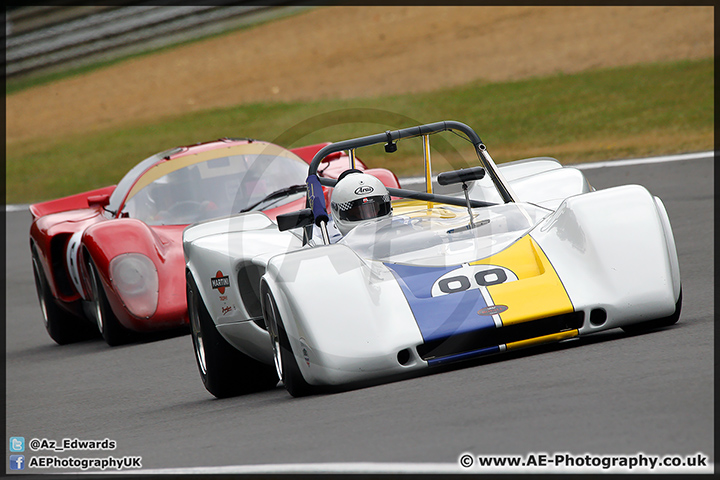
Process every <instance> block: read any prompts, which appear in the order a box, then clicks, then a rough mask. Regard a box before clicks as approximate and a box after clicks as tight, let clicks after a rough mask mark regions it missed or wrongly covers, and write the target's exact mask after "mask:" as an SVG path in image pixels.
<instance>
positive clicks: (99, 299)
mask: <svg viewBox="0 0 720 480" xmlns="http://www.w3.org/2000/svg"><path fill="white" fill-rule="evenodd" d="M87 267H88V274H89V275H90V279H89V280H90V294H91V298H90V302H91V303H92V313H93V317H94V318H93V320H95V323H96V325H97V328H98V330H99V331H100V335H102V337H103V339H104V340H105V343H107V344H108V345H110V346H111V347H115V346H117V345H124V344H126V343H128V342H130V341H131V340H132V339H133V332H131V331H130V330H128V329H127V328H125V327H123V326H122V325H121V324H120V321H119V320H118V319H117V317H116V316H115V313H113V311H112V307H110V302H109V301H108V299H107V294H106V293H105V288H104V287H103V285H102V281H101V280H100V274H99V273H98V270H97V267H96V266H95V264H94V263H93V261H92V260H89V261H88V263H87Z"/></svg>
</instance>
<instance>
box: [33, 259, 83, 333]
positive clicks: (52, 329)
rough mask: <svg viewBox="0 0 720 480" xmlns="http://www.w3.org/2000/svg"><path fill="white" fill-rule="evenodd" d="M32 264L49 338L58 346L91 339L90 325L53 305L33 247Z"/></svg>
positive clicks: (52, 298)
mask: <svg viewBox="0 0 720 480" xmlns="http://www.w3.org/2000/svg"><path fill="white" fill-rule="evenodd" d="M32 264H33V276H34V277H35V289H36V290H37V296H38V301H39V302H40V310H41V311H42V316H43V322H44V323H45V329H46V330H47V332H48V334H49V335H50V338H52V339H53V340H54V341H55V343H57V344H59V345H65V344H68V343H73V342H79V341H81V340H86V339H88V338H91V337H93V334H94V332H93V329H92V325H89V324H87V322H84V321H83V320H82V319H80V318H78V317H76V316H75V315H73V314H71V313H70V312H68V311H65V310H64V309H63V308H61V307H60V306H59V305H58V304H57V303H55V298H54V297H53V295H52V292H51V291H50V285H49V284H48V280H47V278H46V277H45V273H44V272H43V269H42V266H41V265H40V259H39V258H38V254H37V251H36V250H35V247H32Z"/></svg>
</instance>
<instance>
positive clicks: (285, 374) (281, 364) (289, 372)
mask: <svg viewBox="0 0 720 480" xmlns="http://www.w3.org/2000/svg"><path fill="white" fill-rule="evenodd" d="M260 294H261V295H262V299H263V316H264V318H265V324H266V325H267V327H268V333H269V334H270V340H271V341H272V347H273V356H274V358H275V368H276V369H277V373H278V376H279V377H280V379H281V380H282V381H283V384H284V385H285V389H286V390H287V391H288V393H290V395H292V396H293V397H304V396H306V395H311V394H313V393H315V392H316V390H317V387H315V386H313V385H310V384H309V383H307V382H306V381H305V378H304V377H303V376H302V372H300V367H298V364H297V361H296V360H295V355H293V352H292V347H291V346H290V340H289V338H288V335H287V331H286V330H285V326H284V325H283V322H282V318H281V317H280V313H279V311H278V308H277V303H276V302H275V298H274V297H273V295H272V293H271V292H270V289H269V288H268V286H267V284H265V283H263V284H262V288H261V290H260Z"/></svg>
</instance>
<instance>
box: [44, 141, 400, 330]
mask: <svg viewBox="0 0 720 480" xmlns="http://www.w3.org/2000/svg"><path fill="white" fill-rule="evenodd" d="M249 142H252V140H244V139H243V140H230V139H221V140H218V141H213V142H208V143H203V144H197V145H193V146H189V147H182V149H180V150H179V151H177V150H175V151H173V153H171V154H170V155H167V156H165V157H164V158H162V159H160V158H158V162H168V161H169V162H172V161H176V160H178V159H182V158H184V157H188V156H190V155H196V154H198V153H202V152H209V151H211V150H217V149H223V148H228V147H232V146H235V145H242V144H246V143H249ZM325 145H327V143H323V144H319V145H312V146H308V147H302V148H297V149H294V150H291V151H292V152H293V153H295V154H296V155H297V156H298V157H300V158H301V159H303V160H304V161H305V162H307V163H309V162H310V161H311V160H312V157H313V155H314V154H315V153H316V152H317V151H318V150H319V149H320V148H322V147H324V146H325ZM148 160H150V159H148ZM153 166H154V165H153ZM150 168H152V167H149V168H147V169H146V171H147V170H149V169H150ZM347 168H349V159H348V156H347V155H344V154H343V155H339V154H336V155H335V156H333V157H332V158H329V159H327V161H326V163H325V166H324V168H321V170H322V173H321V175H322V176H325V177H330V178H337V176H338V175H339V174H340V173H341V172H342V171H344V170H346V169H347ZM356 168H360V169H363V170H365V171H366V172H367V173H370V174H373V175H375V176H377V177H378V178H379V179H380V180H381V181H383V183H385V184H386V185H387V186H390V187H398V186H399V184H398V180H397V177H396V176H395V175H394V174H393V173H392V172H390V171H389V170H385V169H366V166H365V165H364V164H362V162H360V161H359V160H356ZM143 175H144V172H143V173H141V174H140V175H138V176H137V178H136V179H135V181H136V182H137V181H138V180H140V179H141V178H142V176H143ZM126 185H127V184H126ZM116 187H117V186H116V185H113V186H109V187H104V188H100V189H97V190H92V191H89V192H84V193H79V194H76V195H71V196H69V197H64V198H60V199H57V200H51V201H47V202H42V203H36V204H34V205H31V206H30V212H31V213H32V216H33V222H32V225H31V227H30V246H31V249H32V251H33V255H34V257H35V258H36V259H37V262H38V264H39V267H40V268H41V269H42V273H43V274H44V276H45V278H46V279H47V288H48V289H49V291H50V293H51V295H52V297H53V300H54V302H55V303H56V304H57V306H59V307H60V308H61V309H63V310H64V311H67V312H70V313H72V314H73V316H74V317H80V318H87V319H92V317H91V316H89V315H88V304H89V303H90V302H91V300H92V288H91V284H90V280H89V275H90V272H89V268H90V267H89V265H90V264H93V265H94V266H95V268H96V269H97V272H98V276H99V277H100V278H99V280H100V282H101V284H102V288H103V290H104V292H105V295H106V297H107V301H108V303H109V305H110V307H111V309H112V312H113V314H114V316H115V317H116V318H117V320H118V322H119V323H120V324H121V325H122V326H123V327H124V328H126V329H128V330H132V331H137V332H149V331H156V330H162V329H168V328H173V327H178V326H181V325H185V324H187V323H188V315H187V304H186V294H185V290H186V287H185V258H184V255H183V248H182V234H183V230H184V229H185V227H186V226H187V224H182V225H154V226H151V225H148V224H146V223H145V222H143V221H141V220H138V219H135V218H125V217H124V216H123V215H122V213H121V210H122V209H123V203H120V208H117V211H116V212H108V211H106V209H105V207H106V206H107V205H108V202H109V199H110V196H111V195H112V194H113V192H114V191H115V189H116ZM330 190H331V189H328V188H325V196H326V200H327V202H326V204H327V205H330V202H329V193H330ZM128 191H130V188H129V187H128ZM123 201H124V200H123ZM304 202H305V197H304V196H303V197H302V198H299V199H296V200H294V201H290V202H288V203H285V204H283V205H280V206H278V207H275V208H271V209H268V210H264V213H265V214H266V215H267V216H268V217H269V218H271V219H273V220H274V219H275V217H276V216H277V215H279V214H282V213H286V212H292V211H296V210H298V209H299V208H302V207H303V206H304ZM127 253H140V254H143V255H144V256H146V257H147V258H149V259H150V260H151V261H152V263H153V264H154V267H155V269H156V270H157V275H158V294H157V298H158V302H157V308H156V310H155V312H154V313H153V314H152V315H150V316H146V317H143V316H138V315H135V314H133V313H132V312H131V311H130V310H129V309H128V306H127V305H125V303H124V302H123V300H122V298H121V296H120V294H119V293H118V292H117V291H116V288H115V285H114V283H113V280H112V278H111V274H110V262H111V261H112V260H113V259H114V258H116V257H118V256H119V255H123V254H127ZM39 293H40V292H39ZM41 303H42V302H41ZM90 321H93V320H90ZM48 331H50V328H48ZM50 334H51V336H53V334H52V332H51V333H50ZM55 340H56V341H58V339H57V338H55ZM58 343H64V342H61V341H58Z"/></svg>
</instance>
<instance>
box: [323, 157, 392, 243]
mask: <svg viewBox="0 0 720 480" xmlns="http://www.w3.org/2000/svg"><path fill="white" fill-rule="evenodd" d="M330 211H331V213H332V217H333V220H334V221H335V226H337V228H338V230H340V233H342V234H343V235H347V233H348V232H349V231H350V230H352V229H353V227H355V225H357V224H358V223H360V222H362V221H365V220H370V219H373V218H382V217H389V216H390V214H391V213H392V205H391V204H390V194H389V193H388V191H387V188H385V185H383V183H382V182H381V181H380V180H378V179H377V178H375V177H373V176H372V175H368V174H367V173H362V172H361V171H360V170H356V169H351V170H346V171H344V172H343V173H342V174H341V175H340V177H339V178H338V182H337V184H336V185H335V188H334V189H333V192H332V197H331V199H330Z"/></svg>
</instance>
